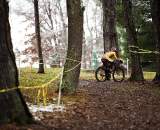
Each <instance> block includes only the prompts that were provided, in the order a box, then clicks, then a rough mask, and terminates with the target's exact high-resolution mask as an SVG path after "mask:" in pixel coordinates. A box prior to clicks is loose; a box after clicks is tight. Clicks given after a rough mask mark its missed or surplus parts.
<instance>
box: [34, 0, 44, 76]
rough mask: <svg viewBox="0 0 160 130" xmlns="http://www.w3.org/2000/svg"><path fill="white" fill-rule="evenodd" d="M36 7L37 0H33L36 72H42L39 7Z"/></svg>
mask: <svg viewBox="0 0 160 130" xmlns="http://www.w3.org/2000/svg"><path fill="white" fill-rule="evenodd" d="M38 7H39V6H38V0H34V14H35V32H36V40H37V51H38V58H39V68H38V73H44V62H43V55H42V47H41V36H40V23H39V9H38Z"/></svg>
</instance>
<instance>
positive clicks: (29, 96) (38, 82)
mask: <svg viewBox="0 0 160 130" xmlns="http://www.w3.org/2000/svg"><path fill="white" fill-rule="evenodd" d="M61 70H62V69H60V68H50V69H45V74H37V69H32V70H31V69H30V68H23V69H21V73H20V86H23V87H31V88H32V87H35V86H42V85H44V84H46V83H48V82H50V81H52V80H53V79H54V78H55V77H57V75H59V74H60V73H61ZM154 76H155V72H144V77H145V79H147V80H151V79H153V78H154ZM80 79H83V80H95V74H94V71H88V70H81V73H80ZM59 82H60V79H59V78H57V79H55V80H54V81H53V82H51V83H50V84H49V85H47V91H48V93H47V101H50V100H53V98H54V97H55V98H57V94H56V93H55V90H57V87H58V84H59ZM48 86H50V87H49V88H48ZM129 89H131V88H129ZM39 90H41V95H40V99H39V100H40V101H43V94H42V89H40V88H36V89H22V92H23V95H24V96H25V98H26V100H27V101H29V102H36V100H37V95H38V91H39ZM70 98H73V99H77V97H75V96H73V95H72V96H70V97H67V98H66V97H65V98H64V99H63V100H64V102H66V101H65V100H69V101H70V100H71V99H70Z"/></svg>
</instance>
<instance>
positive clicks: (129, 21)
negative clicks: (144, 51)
mask: <svg viewBox="0 0 160 130" xmlns="http://www.w3.org/2000/svg"><path fill="white" fill-rule="evenodd" d="M122 4H123V8H124V21H125V26H126V31H127V35H128V36H127V37H128V46H129V47H131V48H129V49H131V51H130V52H131V54H130V55H131V76H130V80H131V81H142V80H144V77H143V71H142V67H141V63H140V55H139V54H138V53H133V52H138V50H137V47H138V43H137V34H136V30H135V25H134V20H133V15H132V2H131V0H122Z"/></svg>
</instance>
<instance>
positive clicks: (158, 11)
mask: <svg viewBox="0 0 160 130" xmlns="http://www.w3.org/2000/svg"><path fill="white" fill-rule="evenodd" d="M159 6H160V1H159V0H151V10H152V11H151V14H152V21H153V26H154V32H155V41H156V48H157V52H158V54H157V69H156V76H155V78H154V80H153V81H156V82H160V8H159Z"/></svg>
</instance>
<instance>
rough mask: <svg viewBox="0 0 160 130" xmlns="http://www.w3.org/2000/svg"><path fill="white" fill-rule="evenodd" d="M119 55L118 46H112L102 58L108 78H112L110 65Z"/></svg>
mask: <svg viewBox="0 0 160 130" xmlns="http://www.w3.org/2000/svg"><path fill="white" fill-rule="evenodd" d="M118 57H119V55H118V50H117V48H115V47H112V48H111V51H108V52H105V53H104V55H103V56H102V58H101V61H102V63H103V66H105V67H106V75H107V80H110V66H111V65H112V64H113V62H114V61H115V60H116V59H118Z"/></svg>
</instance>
